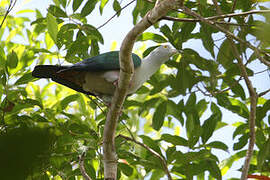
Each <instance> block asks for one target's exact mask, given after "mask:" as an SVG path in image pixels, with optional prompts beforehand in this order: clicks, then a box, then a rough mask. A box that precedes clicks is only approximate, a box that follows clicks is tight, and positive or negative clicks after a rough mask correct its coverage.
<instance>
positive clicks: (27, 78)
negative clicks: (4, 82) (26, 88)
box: [14, 72, 35, 85]
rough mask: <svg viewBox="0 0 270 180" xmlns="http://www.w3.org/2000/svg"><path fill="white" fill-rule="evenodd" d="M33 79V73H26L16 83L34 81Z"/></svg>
mask: <svg viewBox="0 0 270 180" xmlns="http://www.w3.org/2000/svg"><path fill="white" fill-rule="evenodd" d="M33 79H35V78H34V77H33V76H32V73H31V72H30V73H26V74H24V75H23V76H22V77H20V78H19V79H18V80H17V81H16V82H15V84H14V85H21V84H27V83H28V82H30V81H32V80H33Z"/></svg>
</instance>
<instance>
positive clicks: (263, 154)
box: [257, 138, 270, 170]
mask: <svg viewBox="0 0 270 180" xmlns="http://www.w3.org/2000/svg"><path fill="white" fill-rule="evenodd" d="M269 154H270V138H268V140H267V141H266V142H265V143H264V145H263V147H262V148H261V149H260V150H259V153H258V160H257V162H258V164H257V166H258V169H260V170H262V166H263V164H264V163H267V162H266V159H267V158H268V157H269Z"/></svg>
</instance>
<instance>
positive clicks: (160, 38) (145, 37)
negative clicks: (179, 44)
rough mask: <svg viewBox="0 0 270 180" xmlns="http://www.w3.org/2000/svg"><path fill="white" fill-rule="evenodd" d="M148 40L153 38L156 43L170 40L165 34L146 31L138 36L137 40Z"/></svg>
mask: <svg viewBox="0 0 270 180" xmlns="http://www.w3.org/2000/svg"><path fill="white" fill-rule="evenodd" d="M147 40H152V41H154V42H156V43H165V42H168V40H167V39H165V38H164V37H163V36H161V35H159V34H155V33H151V32H145V33H143V34H141V35H140V36H139V37H138V38H137V41H147Z"/></svg>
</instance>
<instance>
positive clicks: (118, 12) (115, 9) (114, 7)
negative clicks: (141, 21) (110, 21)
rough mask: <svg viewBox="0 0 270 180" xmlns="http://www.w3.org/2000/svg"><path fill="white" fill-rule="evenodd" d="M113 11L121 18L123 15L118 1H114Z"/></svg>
mask: <svg viewBox="0 0 270 180" xmlns="http://www.w3.org/2000/svg"><path fill="white" fill-rule="evenodd" d="M113 10H114V11H115V12H117V16H120V13H121V6H120V4H119V2H118V1H117V0H114V1H113Z"/></svg>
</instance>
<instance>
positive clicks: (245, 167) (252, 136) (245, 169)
mask: <svg viewBox="0 0 270 180" xmlns="http://www.w3.org/2000/svg"><path fill="white" fill-rule="evenodd" d="M213 1H214V4H215V6H216V9H217V13H218V14H222V11H221V9H220V8H219V6H218V3H217V0H213ZM235 6H236V0H235V1H234V4H233V9H234V7H235ZM233 9H232V10H233ZM225 29H226V30H227V29H228V27H227V26H225ZM227 32H230V31H229V30H227ZM226 35H227V37H228V39H229V42H230V44H231V47H232V53H233V55H234V57H235V58H236V59H237V62H238V66H239V68H240V71H241V74H242V77H243V78H244V80H245V83H246V85H247V88H248V91H249V95H250V113H249V130H250V132H249V136H250V139H249V145H248V149H247V153H246V159H245V163H244V165H243V169H242V174H241V180H246V179H247V176H248V170H249V166H250V160H251V157H252V154H253V148H254V145H255V136H256V135H255V120H256V106H257V93H256V91H255V89H254V88H253V85H252V83H251V81H250V79H249V78H248V73H247V70H246V67H245V65H244V63H243V60H242V58H241V55H240V53H239V51H238V49H237V47H236V45H235V43H234V41H233V37H232V36H230V35H229V34H228V33H226ZM236 37H237V36H236Z"/></svg>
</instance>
